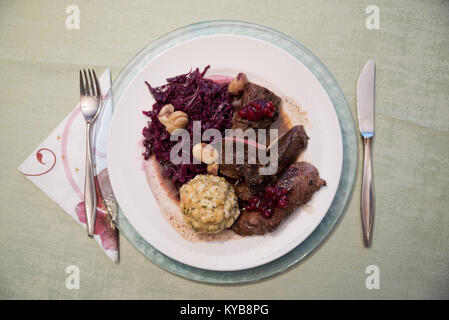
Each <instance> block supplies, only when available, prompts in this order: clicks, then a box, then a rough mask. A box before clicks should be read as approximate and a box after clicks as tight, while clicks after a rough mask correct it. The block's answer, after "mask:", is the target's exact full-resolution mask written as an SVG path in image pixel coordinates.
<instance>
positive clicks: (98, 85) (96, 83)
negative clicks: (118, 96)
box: [92, 69, 101, 98]
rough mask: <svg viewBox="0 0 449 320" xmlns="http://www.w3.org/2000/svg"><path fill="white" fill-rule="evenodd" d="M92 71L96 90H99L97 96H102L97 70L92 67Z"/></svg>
mask: <svg viewBox="0 0 449 320" xmlns="http://www.w3.org/2000/svg"><path fill="white" fill-rule="evenodd" d="M92 73H93V74H94V81H95V90H96V92H97V96H99V97H100V98H101V89H100V84H99V83H98V79H97V75H96V74H95V70H94V69H92Z"/></svg>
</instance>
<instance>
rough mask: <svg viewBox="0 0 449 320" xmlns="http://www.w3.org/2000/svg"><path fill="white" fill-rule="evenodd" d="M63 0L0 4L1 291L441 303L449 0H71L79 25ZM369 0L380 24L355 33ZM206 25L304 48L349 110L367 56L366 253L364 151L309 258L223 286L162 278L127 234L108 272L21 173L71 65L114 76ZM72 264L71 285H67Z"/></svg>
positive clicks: (52, 117)
mask: <svg viewBox="0 0 449 320" xmlns="http://www.w3.org/2000/svg"><path fill="white" fill-rule="evenodd" d="M71 4H72V2H71V1H31V0H30V1H4V0H3V1H1V2H0V46H1V50H0V71H1V72H0V79H1V85H0V106H1V117H0V128H1V139H0V147H1V149H0V150H1V152H2V155H1V167H2V170H1V173H0V174H1V184H2V186H1V188H2V189H1V193H0V203H1V223H0V243H1V245H0V298H25V299H34V298H43V299H47V298H50V299H66V298H75V299H78V298H84V299H94V298H100V299H105V298H116V299H126V298H146V299H175V298H177V299H203V298H213V299H230V298H237V299H252V298H254V299H303V298H324V299H332V298H343V299H344V298H355V299H358V298H368V299H370V298H374V299H379V298H386V299H391V298H410V299H411V298H446V299H447V298H449V240H448V237H449V215H448V213H449V212H448V208H449V160H448V159H449V125H448V123H449V102H448V101H449V72H448V71H449V36H448V34H449V2H448V1H427V2H424V1H405V0H401V1H394V2H393V1H359V0H350V1H293V0H290V1H287V0H285V1H248V0H247V1H205V0H204V1H202V0H201V1H200V0H197V1H143V0H141V1H127V2H122V1H95V2H93V1H81V0H78V1H76V3H74V4H76V5H77V6H78V7H79V10H80V29H78V30H76V29H75V30H70V29H67V28H66V23H65V21H66V17H67V14H66V7H67V6H68V5H71ZM371 4H375V5H377V6H378V7H379V9H380V29H378V30H376V29H367V28H366V26H365V20H366V19H367V17H368V14H367V13H365V8H366V7H367V6H368V5H371ZM213 19H233V20H244V21H250V22H255V23H259V24H263V25H266V26H269V27H272V28H274V29H277V30H279V31H281V32H284V33H286V34H287V35H289V36H291V37H293V38H295V39H297V40H298V41H300V42H301V43H302V44H303V45H305V46H306V47H307V48H308V49H310V50H311V51H312V52H313V53H315V54H316V55H317V57H318V58H319V59H321V61H322V62H323V63H324V64H325V65H326V66H327V67H328V69H329V70H330V71H331V72H332V74H333V75H334V76H335V78H336V80H337V81H338V83H339V84H340V86H341V87H342V89H343V92H344V94H345V95H346V98H347V100H348V102H349V105H350V107H351V110H352V111H353V113H354V116H355V115H356V96H355V92H356V81H357V77H358V75H359V73H360V71H361V69H362V67H363V65H364V64H365V62H366V61H367V60H368V59H369V58H373V59H375V61H376V67H377V74H376V137H375V144H374V174H375V189H376V220H375V229H374V245H373V248H371V249H369V250H367V249H365V248H364V247H363V242H362V230H361V222H360V213H359V206H360V182H361V179H360V178H361V175H360V172H361V171H360V170H361V158H360V159H359V171H358V177H357V181H356V186H355V188H354V193H353V196H352V199H351V200H350V204H349V206H348V208H347V210H346V212H345V214H344V215H343V217H342V219H341V220H340V222H339V223H338V225H337V226H336V228H335V229H334V231H333V232H332V234H331V235H330V236H329V237H328V238H327V240H326V241H325V242H324V243H323V244H322V245H321V246H320V247H319V248H318V249H317V250H316V251H314V252H313V254H312V255H310V256H309V257H308V258H307V259H305V261H303V262H302V263H300V264H298V265H296V266H294V267H293V268H291V269H290V270H289V271H287V272H285V273H282V274H280V275H278V276H275V277H272V278H270V279H268V280H264V281H260V282H257V283H252V284H245V285H229V286H224V285H221V286H216V285H207V284H200V283H196V282H192V281H189V280H185V279H182V278H179V277H177V276H174V275H171V274H170V273H168V272H166V271H164V270H162V269H160V268H158V267H156V266H155V265H153V264H152V263H151V262H149V261H147V260H146V259H145V258H144V257H143V256H142V255H141V254H140V253H139V252H138V251H137V250H136V249H134V248H133V247H132V246H131V245H130V244H129V243H128V242H127V241H126V239H124V238H123V237H121V244H120V245H121V263H120V264H119V265H115V264H114V263H112V262H111V261H110V260H109V259H108V258H107V257H106V256H105V255H104V254H103V252H101V249H100V248H99V247H98V245H97V244H96V243H95V242H94V241H92V240H90V239H88V238H87V237H86V234H85V232H83V230H82V229H81V228H80V227H79V226H78V225H77V224H76V223H75V222H74V221H72V218H70V217H69V216H68V215H67V214H66V213H64V212H63V211H62V209H60V208H59V207H58V206H57V205H56V204H55V203H53V202H52V201H51V200H50V199H49V198H47V197H46V196H45V195H44V194H43V193H42V192H41V191H40V190H39V189H38V188H36V187H35V186H34V185H33V184H32V183H30V182H29V181H28V180H27V179H25V178H24V177H23V176H21V175H20V174H19V172H18V171H17V170H16V168H17V166H18V165H19V164H20V163H21V162H22V161H23V160H24V159H25V158H26V156H28V154H29V153H30V152H31V151H32V150H33V149H34V148H35V147H36V146H37V145H38V144H39V143H40V142H41V141H42V140H43V139H44V138H45V137H46V136H47V135H48V134H49V133H50V132H51V130H53V128H54V127H55V126H56V125H57V124H58V123H59V122H60V121H61V120H62V119H63V118H64V117H65V116H66V115H67V114H68V113H69V112H70V111H71V110H72V108H73V106H74V105H75V104H76V103H77V101H78V99H79V94H78V90H79V84H78V70H79V69H80V68H81V67H95V69H96V70H98V71H99V72H100V71H102V70H104V68H106V67H111V70H112V73H113V77H114V76H116V75H117V74H118V73H119V71H120V70H121V68H122V67H123V66H124V65H125V64H126V63H127V62H128V60H130V59H131V58H132V57H133V56H134V55H135V54H136V53H137V52H138V51H139V50H140V49H142V48H143V47H144V46H145V45H146V44H147V43H149V42H151V41H152V40H154V39H156V38H157V37H159V36H161V35H162V34H164V33H167V32H169V31H171V30H173V29H175V28H178V27H180V26H184V25H187V24H190V23H193V22H197V21H202V20H213ZM359 143H360V141H359ZM360 146H361V144H360ZM361 150H362V149H360V156H361V155H362V154H361ZM72 264H73V265H77V266H79V269H80V277H81V278H80V279H81V280H80V289H78V290H68V289H67V288H66V285H65V282H66V278H67V276H68V274H66V267H67V266H68V265H72ZM369 265H376V266H378V267H379V270H380V289H377V290H376V289H373V290H369V289H367V288H366V285H365V280H366V278H367V277H368V275H367V274H366V273H365V269H366V268H367V266H369Z"/></svg>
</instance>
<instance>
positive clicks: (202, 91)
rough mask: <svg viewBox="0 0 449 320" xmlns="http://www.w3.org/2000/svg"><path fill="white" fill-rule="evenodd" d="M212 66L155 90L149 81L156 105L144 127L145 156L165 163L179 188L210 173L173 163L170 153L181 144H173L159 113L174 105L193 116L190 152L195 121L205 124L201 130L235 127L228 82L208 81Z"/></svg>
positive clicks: (166, 171)
mask: <svg viewBox="0 0 449 320" xmlns="http://www.w3.org/2000/svg"><path fill="white" fill-rule="evenodd" d="M209 67H210V66H207V67H206V68H204V70H203V72H200V71H199V69H198V68H197V69H196V70H194V71H190V72H188V73H186V74H181V75H178V76H176V77H173V78H168V79H167V84H165V85H162V86H160V87H156V88H153V87H152V86H151V85H150V84H149V83H148V82H145V83H146V85H147V86H148V89H149V90H150V93H151V94H152V96H153V98H154V99H155V100H156V102H155V103H154V104H153V108H152V109H151V110H149V111H143V114H145V115H146V116H148V117H150V119H151V120H150V121H148V125H147V126H146V127H145V128H143V130H142V134H143V136H144V141H143V145H144V147H145V152H144V153H143V156H144V158H145V160H147V159H148V158H149V157H150V156H151V155H154V156H155V157H156V160H157V161H158V162H159V163H160V164H161V166H162V168H163V170H162V173H163V175H164V177H167V178H170V179H171V180H172V182H173V184H174V185H175V187H176V188H178V189H179V188H180V187H181V186H182V185H183V184H184V183H186V182H188V181H190V180H191V179H192V178H194V177H195V176H196V175H197V174H203V173H206V172H207V166H206V165H205V164H178V165H176V164H173V163H172V162H171V161H170V150H171V148H172V147H173V146H174V145H175V144H176V143H177V142H176V141H170V133H169V132H168V131H167V130H166V129H165V126H164V125H163V124H162V123H161V122H160V121H159V119H158V117H157V116H158V114H159V111H160V110H161V109H162V107H163V106H165V105H166V104H172V105H173V106H174V108H175V111H184V112H185V113H186V114H187V115H188V117H189V124H188V126H187V128H186V129H187V130H188V131H189V134H190V151H192V147H193V146H192V144H193V138H192V134H193V130H192V129H193V121H196V120H199V121H201V130H202V132H204V131H205V130H207V129H209V128H214V129H217V130H219V131H220V132H221V133H222V134H223V136H224V130H225V129H229V128H231V120H232V116H233V112H234V107H233V106H232V96H231V95H230V94H229V92H228V83H216V82H214V81H212V80H209V79H206V78H204V75H205V73H206V71H207V70H208V69H209Z"/></svg>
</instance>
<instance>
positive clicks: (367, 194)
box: [360, 137, 374, 248]
mask: <svg viewBox="0 0 449 320" xmlns="http://www.w3.org/2000/svg"><path fill="white" fill-rule="evenodd" d="M372 142H373V138H372V137H364V138H363V145H364V162H363V181H362V201H361V208H360V209H361V214H362V227H363V241H364V243H365V247H366V248H368V247H370V245H371V238H372V231H373V220H374V184H373V167H372V161H371V145H372Z"/></svg>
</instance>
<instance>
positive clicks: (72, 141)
mask: <svg viewBox="0 0 449 320" xmlns="http://www.w3.org/2000/svg"><path fill="white" fill-rule="evenodd" d="M99 82H100V87H101V92H102V95H103V96H102V101H103V106H102V111H101V114H100V115H99V119H97V121H96V123H95V127H94V128H93V130H92V132H93V133H92V136H93V137H95V142H94V143H93V145H94V149H93V150H92V152H93V155H94V159H93V160H94V165H95V171H96V173H95V174H96V177H95V182H96V185H97V195H98V201H97V217H96V220H95V236H94V239H95V240H96V241H97V243H98V244H99V245H100V246H101V247H102V249H103V250H104V252H105V253H106V255H107V256H108V257H109V258H110V259H111V260H113V261H114V262H118V261H119V255H118V230H117V229H116V228H114V225H113V224H112V223H111V221H110V217H109V215H108V211H107V208H106V206H105V204H104V202H103V199H102V197H101V192H100V187H99V186H104V184H103V183H102V182H103V181H104V179H109V177H108V172H107V168H106V139H107V133H108V129H109V122H110V119H111V117H112V102H111V99H110V98H111V96H110V89H111V74H110V70H109V69H107V70H106V71H105V72H104V73H103V75H102V76H101V77H100V79H99ZM85 143H86V127H85V122H84V118H83V115H82V113H81V109H80V106H79V104H78V105H77V106H76V107H75V109H74V110H73V111H72V112H71V113H70V114H69V115H68V116H67V117H66V118H65V119H64V120H63V121H62V122H61V123H60V124H59V125H58V126H57V127H56V129H54V130H53V132H52V133H51V134H50V135H49V136H48V137H47V138H46V139H45V140H44V142H42V143H41V144H40V145H39V146H38V147H37V148H36V149H35V150H34V151H33V152H32V153H31V154H30V155H29V156H28V158H26V160H25V161H24V162H23V163H22V164H21V165H20V166H19V168H18V170H19V171H20V172H21V173H22V174H23V175H24V176H26V177H27V178H28V179H30V180H31V181H32V182H33V183H34V184H36V185H37V186H38V187H39V188H40V189H41V190H42V191H44V192H45V193H46V194H47V196H49V197H50V198H51V199H52V200H53V201H55V202H56V203H57V204H58V205H60V206H61V208H63V209H64V211H66V212H67V213H68V214H69V215H71V216H72V217H73V219H75V220H76V221H77V222H78V224H80V225H81V226H82V227H83V229H84V230H80V231H81V232H85V233H86V231H85V224H86V215H85V212H84V195H83V190H84V166H85V156H86V150H85V148H86V145H85ZM86 236H87V233H86Z"/></svg>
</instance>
